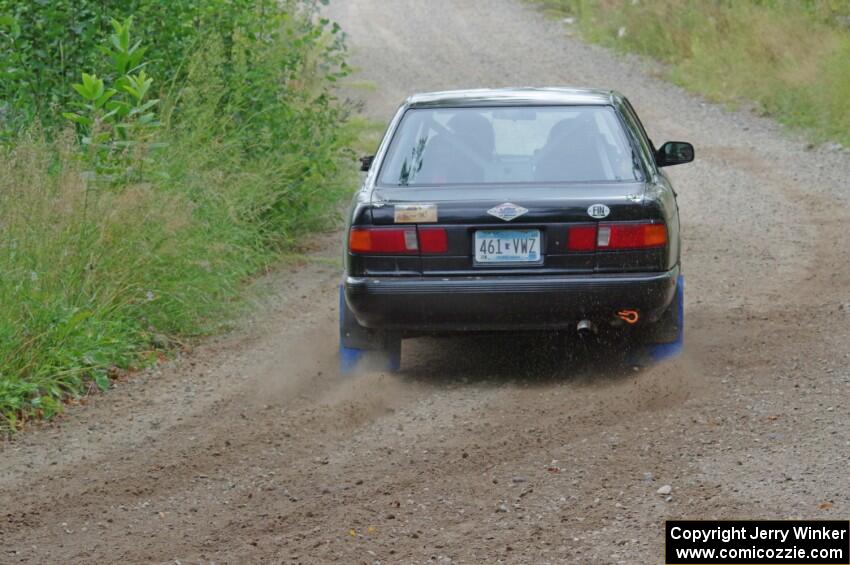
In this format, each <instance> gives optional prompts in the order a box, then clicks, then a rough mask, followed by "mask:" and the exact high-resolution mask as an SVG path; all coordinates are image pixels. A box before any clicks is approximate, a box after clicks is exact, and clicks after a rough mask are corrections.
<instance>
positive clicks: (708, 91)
mask: <svg viewBox="0 0 850 565" xmlns="http://www.w3.org/2000/svg"><path fill="white" fill-rule="evenodd" d="M531 1H532V2H534V3H536V4H538V5H540V6H542V8H543V9H544V10H546V11H547V12H548V13H550V14H552V15H557V16H561V17H563V16H565V15H570V16H573V17H575V18H576V22H575V24H574V25H576V26H578V28H579V30H580V32H581V34H582V36H583V37H584V38H586V39H587V40H589V41H592V42H595V43H600V44H603V45H606V46H609V47H612V48H614V49H617V50H620V51H628V52H635V53H639V54H642V55H647V56H650V57H653V58H656V59H658V60H661V61H663V62H665V63H667V64H669V66H670V67H669V68H670V71H669V72H670V76H669V78H670V79H671V80H672V81H673V82H675V83H677V84H679V85H682V86H684V87H686V88H688V89H690V90H693V91H696V92H700V93H702V94H704V95H705V96H706V97H708V98H709V99H711V100H714V101H719V102H724V103H728V104H732V105H734V104H736V103H739V102H742V101H755V102H757V103H758V104H759V105H760V106H761V108H762V110H763V111H764V112H765V113H766V114H769V115H772V116H774V117H776V118H777V119H778V120H779V121H781V122H783V123H785V124H788V125H789V126H792V127H797V128H804V129H805V130H807V131H808V132H809V134H810V135H811V136H812V137H813V138H814V139H815V140H818V141H824V140H834V141H838V142H840V143H842V144H844V145H850V27H848V26H849V25H850V1H848V0H805V1H803V0H741V1H735V2H731V1H719V0H715V1H708V0H653V1H645V0H641V1H639V2H633V1H631V0H531Z"/></svg>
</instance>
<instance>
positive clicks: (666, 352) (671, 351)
mask: <svg viewBox="0 0 850 565" xmlns="http://www.w3.org/2000/svg"><path fill="white" fill-rule="evenodd" d="M673 300H675V301H676V308H678V309H679V335H678V336H676V341H673V342H671V343H659V344H657V345H649V346H647V347H646V349H645V350H644V353H645V354H646V355H647V356H648V358H649V359H650V361H651V362H653V363H658V362H660V361H664V360H665V359H672V358H674V357H678V356H679V354H680V353H682V348H683V347H684V345H685V277H684V275H679V278H678V280H677V281H676V296H675V297H674V298H673Z"/></svg>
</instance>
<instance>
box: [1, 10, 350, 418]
mask: <svg viewBox="0 0 850 565" xmlns="http://www.w3.org/2000/svg"><path fill="white" fill-rule="evenodd" d="M344 57H345V47H344V43H343V38H342V34H341V32H340V30H339V29H338V28H337V27H336V26H335V25H334V24H332V23H330V22H327V21H325V20H322V19H320V18H319V15H318V5H317V2H316V1H315V0H167V1H166V0H133V1H131V2H126V1H118V0H51V1H50V2H30V1H23V0H0V138H2V141H1V142H0V162H2V166H0V429H1V428H6V429H7V430H8V429H14V428H16V427H19V426H20V425H21V424H22V423H23V422H24V421H25V420H26V419H29V418H32V417H35V416H41V417H50V416H52V415H54V414H55V413H56V412H57V411H59V410H60V409H61V406H62V403H63V401H65V400H67V399H73V398H79V397H81V396H82V395H84V394H85V393H86V392H87V391H88V390H90V389H91V388H92V387H100V388H106V387H108V386H109V383H110V379H111V378H112V377H114V376H115V375H117V374H119V373H120V372H121V371H122V370H127V369H132V368H137V367H141V366H144V365H146V364H148V363H150V362H152V361H154V360H156V358H157V357H159V356H161V355H162V353H161V351H162V350H166V349H168V348H169V347H170V346H173V345H174V344H178V343H181V342H182V340H184V339H186V337H190V336H196V335H199V334H203V333H206V332H209V331H211V330H212V329H215V328H216V327H217V326H218V324H220V323H221V322H222V320H224V319H226V315H227V314H228V313H229V312H230V311H232V308H233V305H234V304H235V303H237V302H238V300H237V299H238V296H239V293H240V291H241V290H242V286H243V285H242V283H243V282H244V281H245V280H246V279H247V278H249V277H250V276H252V275H254V274H256V273H258V272H260V271H262V270H263V269H264V268H265V267H266V266H268V265H269V264H270V263H271V262H273V261H274V260H275V259H276V258H278V257H280V255H281V254H282V253H289V252H291V251H292V250H293V249H297V242H298V240H299V236H300V235H301V234H304V233H305V232H308V231H310V230H315V229H319V228H322V227H324V226H327V225H328V224H329V222H331V221H332V220H333V219H334V216H335V214H336V211H337V209H338V206H337V204H338V202H339V199H340V198H341V196H342V195H343V194H345V193H346V192H347V191H348V190H349V189H350V185H351V182H350V181H351V180H352V179H351V178H350V177H348V176H347V175H348V173H347V172H346V171H349V170H352V167H350V166H349V164H350V160H351V155H350V150H349V149H347V147H349V146H350V145H351V144H352V141H353V139H354V137H355V134H356V133H357V130H358V128H362V127H364V124H363V123H361V122H359V121H356V120H355V121H350V120H348V115H347V114H348V110H347V108H346V107H345V106H344V105H343V104H341V103H340V102H338V101H337V100H336V99H335V98H334V96H333V88H334V85H335V83H336V81H337V80H338V79H340V78H341V77H343V76H345V74H346V73H347V67H346V64H345V60H344Z"/></svg>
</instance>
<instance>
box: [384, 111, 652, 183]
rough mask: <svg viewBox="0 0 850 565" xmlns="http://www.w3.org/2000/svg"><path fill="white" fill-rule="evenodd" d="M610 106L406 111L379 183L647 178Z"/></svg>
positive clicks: (539, 181)
mask: <svg viewBox="0 0 850 565" xmlns="http://www.w3.org/2000/svg"><path fill="white" fill-rule="evenodd" d="M636 163H637V159H636V157H635V156H634V153H633V150H632V146H631V144H630V143H629V141H628V139H627V138H626V136H625V133H624V132H623V128H622V126H621V124H620V121H619V119H618V118H617V115H616V114H615V112H614V109H613V108H611V107H609V106H545V107H540V106H537V107H534V106H530V107H517V106H510V107H499V108H434V109H430V108H429V109H411V110H408V111H407V112H405V114H404V117H403V118H402V120H401V123H400V124H399V126H398V128H397V129H396V131H395V134H394V135H393V139H392V142H391V143H390V147H389V150H388V152H387V155H386V157H385V159H384V162H383V166H382V167H381V173H380V177H379V181H380V183H381V184H383V185H389V186H415V185H450V184H482V183H494V184H512V183H517V184H519V183H564V182H617V181H635V180H640V179H641V172H640V170H639V169H638V168H637V165H636Z"/></svg>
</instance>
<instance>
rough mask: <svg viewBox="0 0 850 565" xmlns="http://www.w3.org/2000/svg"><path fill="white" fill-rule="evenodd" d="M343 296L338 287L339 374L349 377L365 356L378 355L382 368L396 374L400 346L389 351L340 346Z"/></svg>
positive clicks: (343, 313)
mask: <svg viewBox="0 0 850 565" xmlns="http://www.w3.org/2000/svg"><path fill="white" fill-rule="evenodd" d="M345 312H346V308H345V294H344V293H343V290H342V285H339V337H340V340H339V372H340V373H341V374H343V375H350V374H351V373H353V372H354V371H355V370H357V366H358V365H359V364H360V363H361V362H362V361H363V359H364V358H365V357H366V356H367V355H375V356H377V355H380V356H381V357H382V359H381V360H382V361H383V365H384V368H385V369H386V370H387V371H389V372H391V373H397V372H398V371H400V370H401V346H400V344H399V345H398V346H397V347H393V348H390V350H389V351H376V350H371V349H360V348H358V347H345V346H344V345H343V344H342V332H343V331H344V327H345V320H344V316H345Z"/></svg>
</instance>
